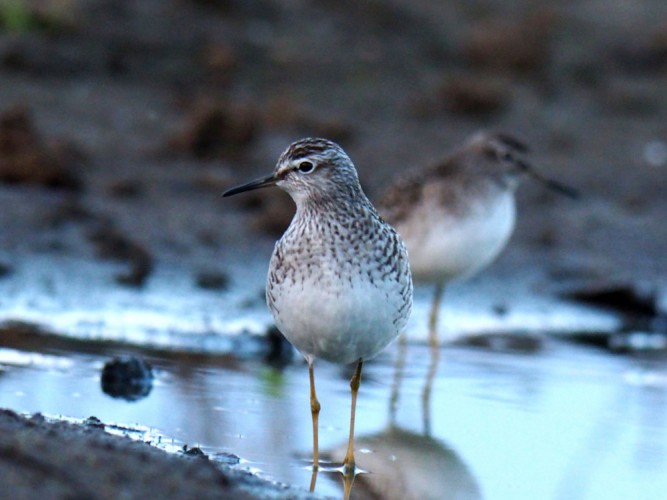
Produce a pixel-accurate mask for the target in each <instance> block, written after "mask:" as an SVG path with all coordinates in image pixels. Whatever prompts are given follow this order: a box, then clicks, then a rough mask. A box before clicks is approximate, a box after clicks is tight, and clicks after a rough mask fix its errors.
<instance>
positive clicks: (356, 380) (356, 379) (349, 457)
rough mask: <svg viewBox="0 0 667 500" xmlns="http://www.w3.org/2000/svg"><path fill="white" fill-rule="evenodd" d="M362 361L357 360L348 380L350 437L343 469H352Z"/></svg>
mask: <svg viewBox="0 0 667 500" xmlns="http://www.w3.org/2000/svg"><path fill="white" fill-rule="evenodd" d="M363 364H364V362H363V361H362V360H361V359H360V360H359V361H358V362H357V369H356V370H354V375H352V379H351V380H350V389H351V390H352V408H351V411H350V437H349V439H348V441H347V453H346V454H345V460H344V461H343V466H344V467H345V469H347V470H349V469H354V414H355V412H356V409H357V394H358V393H359V385H360V384H361V368H362V367H363Z"/></svg>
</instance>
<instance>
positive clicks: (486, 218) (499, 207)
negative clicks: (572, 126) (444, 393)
mask: <svg viewBox="0 0 667 500" xmlns="http://www.w3.org/2000/svg"><path fill="white" fill-rule="evenodd" d="M527 152H528V148H527V147H526V146H525V145H524V144H523V143H522V142H520V141H519V140H517V139H515V138H514V137H511V136H509V135H505V134H489V133H484V132H480V133H477V134H475V135H474V136H472V137H471V138H470V139H469V140H468V141H467V142H466V144H465V145H464V146H463V147H462V148H461V149H459V150H458V151H456V152H455V153H453V154H452V155H451V156H449V157H448V158H447V159H446V160H444V161H443V162H441V163H439V164H436V165H433V166H431V167H428V168H425V169H420V170H413V171H410V172H408V173H407V174H404V175H403V176H400V177H399V178H397V179H396V180H395V181H394V182H393V183H392V184H391V185H390V186H389V187H388V188H387V189H386V191H385V192H384V193H383V194H382V195H381V197H380V201H379V203H378V210H379V211H380V213H381V215H382V216H383V217H384V218H385V220H387V221H388V222H389V223H390V224H392V225H393V226H394V227H395V228H396V230H397V231H398V232H399V234H400V235H401V237H402V238H403V240H404V241H405V244H406V246H407V248H408V253H409V257H410V266H411V269H412V273H413V277H414V279H415V281H421V282H425V283H433V284H435V294H434V297H433V303H432V306H431V311H430V315H429V341H430V343H431V344H432V345H434V346H435V345H437V343H438V340H437V323H438V311H439V307H440V302H441V299H442V294H443V290H444V286H445V284H446V283H449V282H450V281H452V280H455V279H465V278H469V277H471V276H473V275H474V274H476V273H477V272H479V271H480V270H482V269H483V268H484V267H486V266H488V265H489V264H490V263H491V262H493V260H494V259H495V258H496V257H497V256H498V254H499V253H500V252H501V250H502V249H503V248H504V247H505V245H506V244H507V242H508V240H509V238H510V236H511V234H512V231H513V230H514V224H515V220H516V200H515V192H516V189H517V187H518V185H519V182H520V181H521V179H522V178H524V177H526V176H528V177H532V178H534V179H536V180H538V181H539V182H541V183H542V184H544V185H545V186H547V187H548V188H550V189H552V190H555V191H557V192H560V193H561V194H564V195H567V196H570V197H575V196H577V193H576V192H575V191H574V190H572V189H571V188H568V187H566V186H564V185H562V184H560V183H558V182H556V181H554V180H551V179H548V178H546V177H545V176H543V175H542V174H541V173H540V172H539V171H537V170H535V169H534V168H533V167H532V166H531V165H530V164H529V163H527V162H526V160H525V159H524V156H525V154H526V153H527Z"/></svg>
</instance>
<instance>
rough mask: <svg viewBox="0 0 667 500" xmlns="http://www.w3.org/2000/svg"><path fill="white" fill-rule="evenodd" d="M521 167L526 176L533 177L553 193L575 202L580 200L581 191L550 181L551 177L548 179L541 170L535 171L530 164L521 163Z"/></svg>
mask: <svg viewBox="0 0 667 500" xmlns="http://www.w3.org/2000/svg"><path fill="white" fill-rule="evenodd" d="M519 166H520V167H521V170H523V171H524V172H525V173H526V174H528V175H529V176H531V177H532V178H533V179H535V180H537V181H539V182H541V183H542V185H544V186H545V187H547V188H549V189H551V190H552V191H554V192H556V193H559V194H562V195H564V196H567V197H568V198H572V199H573V200H576V199H577V198H579V196H580V194H579V191H577V190H576V189H574V188H571V187H569V186H566V185H565V184H561V183H560V182H558V181H555V180H553V179H550V178H549V177H546V176H545V175H543V174H542V173H541V172H540V171H539V170H535V169H534V168H533V167H532V166H531V165H529V164H528V163H525V162H519Z"/></svg>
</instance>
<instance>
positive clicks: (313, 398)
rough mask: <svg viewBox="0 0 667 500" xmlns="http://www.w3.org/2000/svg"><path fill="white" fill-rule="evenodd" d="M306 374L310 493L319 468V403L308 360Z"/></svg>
mask: <svg viewBox="0 0 667 500" xmlns="http://www.w3.org/2000/svg"><path fill="white" fill-rule="evenodd" d="M308 374H309V376H310V412H311V414H312V416H313V476H312V478H311V480H310V491H315V482H316V481H317V470H318V468H319V446H318V439H317V429H318V419H319V415H320V402H319V401H318V400H317V394H315V370H314V367H313V361H312V360H308Z"/></svg>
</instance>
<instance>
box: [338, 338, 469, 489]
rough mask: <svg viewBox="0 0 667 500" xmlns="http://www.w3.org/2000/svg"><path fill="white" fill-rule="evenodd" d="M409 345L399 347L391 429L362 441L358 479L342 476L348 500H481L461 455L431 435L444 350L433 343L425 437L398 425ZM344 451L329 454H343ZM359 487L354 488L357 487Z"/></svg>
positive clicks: (425, 390) (424, 403)
mask: <svg viewBox="0 0 667 500" xmlns="http://www.w3.org/2000/svg"><path fill="white" fill-rule="evenodd" d="M407 351H408V345H407V342H406V340H405V336H403V337H401V340H400V341H399V344H398V349H397V356H396V363H395V371H394V379H393V383H392V389H391V394H390V397H389V424H388V427H387V429H385V430H384V431H381V432H379V433H375V434H370V435H366V436H360V437H359V438H357V449H358V450H360V453H358V458H357V466H358V468H359V469H360V472H359V473H357V474H344V473H343V474H342V476H343V477H342V484H343V497H344V498H345V499H347V498H350V499H355V500H368V499H383V500H424V499H426V500H428V499H434V500H435V499H439V500H447V499H458V500H474V499H479V498H481V497H482V495H481V491H480V488H479V485H478V483H477V481H476V480H475V478H474V476H473V475H472V473H471V472H470V470H469V469H468V467H467V466H466V465H465V463H464V462H463V461H462V460H461V458H460V457H459V456H458V454H457V453H456V452H455V451H454V450H453V449H452V448H451V447H450V446H448V445H446V444H445V443H443V442H442V441H441V440H438V439H435V438H433V437H432V436H431V400H432V394H433V384H434V381H435V378H436V374H437V372H438V365H439V361H440V347H439V346H438V345H437V343H430V344H429V364H428V370H427V372H426V376H425V377H424V383H423V386H422V390H421V409H422V432H421V433H417V432H413V431H411V430H408V429H403V428H401V427H400V426H399V425H398V424H397V421H396V414H397V409H398V405H399V401H400V389H401V385H402V382H403V377H404V376H405V363H406V357H407ZM341 451H342V446H341V447H338V448H336V449H334V450H332V451H331V452H330V454H331V455H332V456H335V455H337V454H339V453H340V452H341ZM353 482H354V488H352V486H353Z"/></svg>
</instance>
